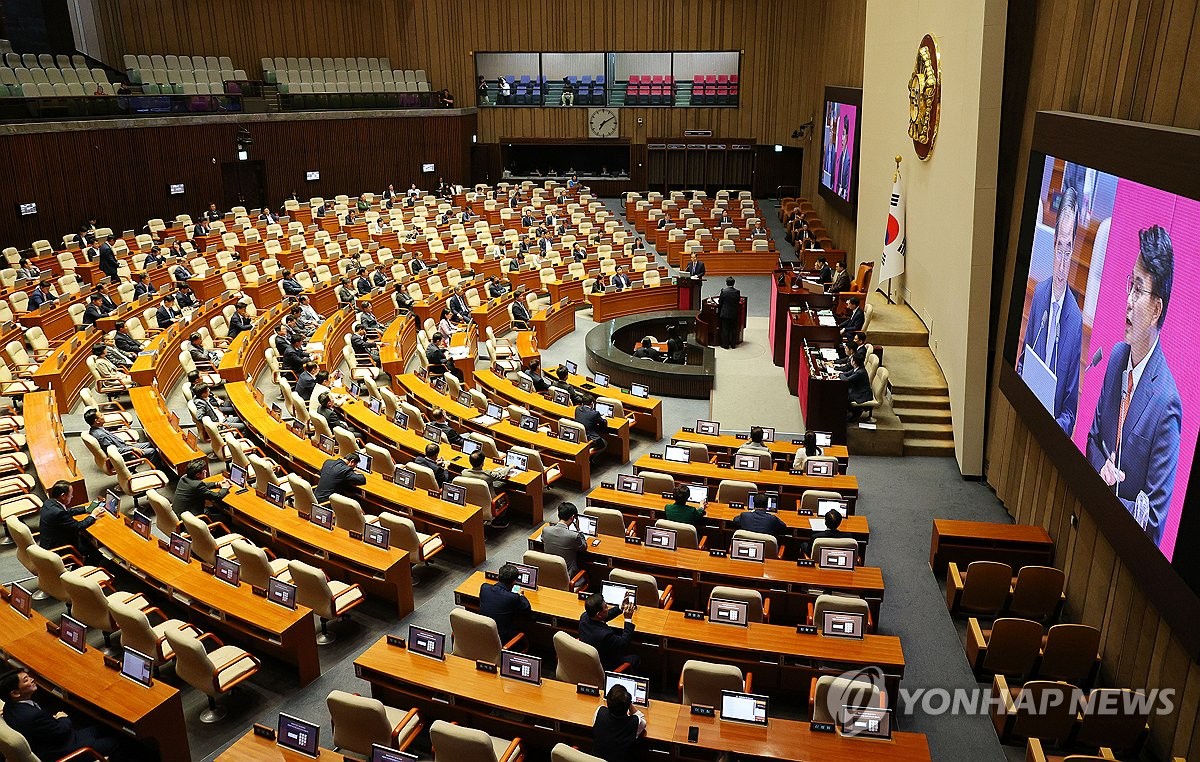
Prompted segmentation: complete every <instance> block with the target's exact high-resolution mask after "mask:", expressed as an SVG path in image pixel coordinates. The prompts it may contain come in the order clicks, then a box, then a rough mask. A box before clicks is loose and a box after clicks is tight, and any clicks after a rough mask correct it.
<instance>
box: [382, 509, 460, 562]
mask: <svg viewBox="0 0 1200 762" xmlns="http://www.w3.org/2000/svg"><path fill="white" fill-rule="evenodd" d="M379 525H380V526H383V527H387V529H388V530H389V532H390V534H389V536H388V544H389V545H391V546H392V547H393V548H400V549H401V550H407V551H408V554H409V557H410V558H411V559H412V562H413V563H414V564H417V563H422V564H428V563H429V561H430V559H432V558H433V557H434V556H436V555H437V554H438V553H441V552H442V550H444V549H445V547H446V546H445V545H444V544H443V543H442V536H441V534H438V533H436V532H435V533H434V534H425V533H424V532H418V531H417V525H416V524H414V523H413V521H412V519H410V518H408V517H407V516H400V515H398V514H395V513H392V512H390V511H385V512H384V513H381V514H380V515H379Z"/></svg>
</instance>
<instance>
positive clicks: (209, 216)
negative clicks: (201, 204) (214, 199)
mask: <svg viewBox="0 0 1200 762" xmlns="http://www.w3.org/2000/svg"><path fill="white" fill-rule="evenodd" d="M224 216H225V215H223V214H221V212H220V211H219V210H218V209H217V205H216V204H209V205H208V211H206V212H205V213H204V219H206V220H208V221H209V222H216V221H217V220H219V219H221V218H222V217H224Z"/></svg>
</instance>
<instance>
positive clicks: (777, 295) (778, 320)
mask: <svg viewBox="0 0 1200 762" xmlns="http://www.w3.org/2000/svg"><path fill="white" fill-rule="evenodd" d="M780 281H783V282H782V283H780ZM793 284H794V285H793ZM793 307H795V308H800V309H802V310H809V309H814V310H822V309H832V307H833V296H832V295H831V294H825V293H812V292H810V291H809V290H807V289H805V288H804V287H803V282H802V281H800V280H798V278H797V273H796V271H794V270H776V271H775V272H773V273H772V274H771V310H770V324H769V326H768V335H769V339H770V342H771V359H772V360H773V361H774V363H775V364H776V365H777V366H779V367H781V368H782V367H784V365H785V363H786V358H787V339H788V316H789V315H790V314H791V312H790V311H791V309H792V308H793Z"/></svg>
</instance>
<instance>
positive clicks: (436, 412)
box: [425, 407, 463, 447]
mask: <svg viewBox="0 0 1200 762" xmlns="http://www.w3.org/2000/svg"><path fill="white" fill-rule="evenodd" d="M425 427H426V428H433V429H437V430H438V431H440V432H441V433H442V435H443V436H445V437H446V441H447V442H449V443H450V444H452V445H454V446H455V447H462V443H463V436H462V434H459V433H458V432H457V431H455V430H454V427H453V426H451V425H450V421H448V420H447V419H446V411H445V410H442V409H441V408H440V407H435V408H434V409H432V410H430V411H429V420H428V422H427V423H426V424H425Z"/></svg>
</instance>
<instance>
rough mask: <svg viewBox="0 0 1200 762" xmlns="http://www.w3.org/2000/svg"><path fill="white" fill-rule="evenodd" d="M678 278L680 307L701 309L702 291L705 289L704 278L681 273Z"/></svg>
mask: <svg viewBox="0 0 1200 762" xmlns="http://www.w3.org/2000/svg"><path fill="white" fill-rule="evenodd" d="M676 280H677V282H678V283H679V309H681V310H695V311H699V310H700V292H701V291H703V290H704V279H703V278H693V277H691V276H690V275H684V274H682V273H680V275H679V277H678V278H677V279H676Z"/></svg>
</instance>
